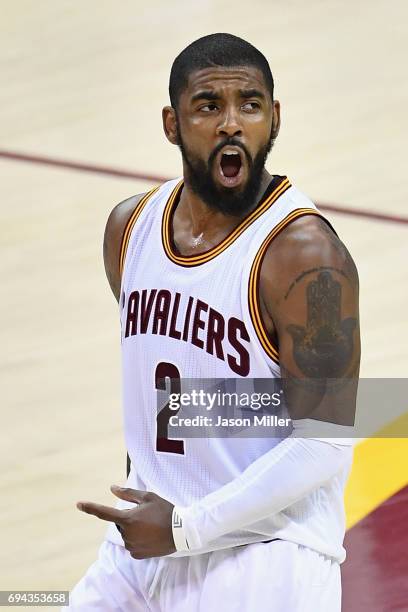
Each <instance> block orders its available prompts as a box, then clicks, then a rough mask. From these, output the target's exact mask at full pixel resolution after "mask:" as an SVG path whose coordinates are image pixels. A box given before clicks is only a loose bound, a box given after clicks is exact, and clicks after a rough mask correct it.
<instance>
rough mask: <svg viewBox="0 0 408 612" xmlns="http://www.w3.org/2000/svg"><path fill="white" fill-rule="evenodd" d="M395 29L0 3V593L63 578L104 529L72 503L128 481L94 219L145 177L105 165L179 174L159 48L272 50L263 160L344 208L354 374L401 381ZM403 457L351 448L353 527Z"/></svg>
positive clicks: (406, 363)
mask: <svg viewBox="0 0 408 612" xmlns="http://www.w3.org/2000/svg"><path fill="white" fill-rule="evenodd" d="M407 21H408V4H407V3H406V2H405V1H404V0H395V1H394V2H392V3H390V2H387V1H385V0H374V1H368V0H356V1H355V2H353V3H350V4H347V5H345V3H344V2H340V1H339V0H333V1H330V2H323V1H322V0H312V1H311V2H308V3H303V2H301V1H300V0H291V1H289V2H286V3H284V4H282V3H277V2H276V3H275V2H267V1H262V0H254V1H253V2H251V3H250V5H248V4H247V3H245V2H243V1H242V0H237V1H236V2H235V3H230V2H227V1H225V0H221V1H219V2H215V1H212V0H206V1H204V2H192V3H190V4H186V3H184V2H180V1H179V0H176V1H175V2H172V3H171V4H169V3H165V2H163V0H158V1H157V2H155V3H152V4H150V5H148V6H147V5H146V4H145V3H143V4H142V3H139V2H137V1H135V0H133V1H132V0H122V2H121V3H120V4H119V5H118V3H115V2H113V0H102V1H100V2H96V1H95V0H89V1H88V2H86V3H73V2H70V1H68V0H58V2H51V0H42V1H41V2H38V3H34V2H30V1H29V0H18V1H17V2H14V1H12V0H3V2H2V19H1V21H0V40H1V43H0V44H1V53H0V71H1V75H2V86H1V88H0V104H1V113H0V179H1V187H2V189H1V192H2V202H1V247H2V250H1V252H2V257H1V261H0V266H1V278H2V299H1V303H0V309H1V320H2V322H3V325H2V328H1V347H2V360H1V366H0V367H1V385H2V421H1V422H2V427H1V446H0V458H1V478H0V491H1V499H2V503H1V506H0V516H1V525H2V547H1V549H0V589H12V588H19V589H28V588H31V589H45V588H47V589H63V588H65V589H68V588H70V587H72V585H73V584H74V583H75V581H76V580H78V578H79V577H80V576H81V575H82V574H83V572H84V571H85V569H86V568H87V566H88V565H89V564H90V563H91V562H92V561H93V560H94V558H95V555H96V551H97V546H98V543H99V541H100V540H101V538H102V537H103V533H104V530H105V525H104V524H101V523H99V522H98V521H97V520H96V519H95V520H92V518H91V517H86V516H84V515H82V514H80V513H79V512H78V511H77V510H76V509H75V501H76V500H77V499H80V498H89V499H94V500H100V501H101V502H105V503H110V502H112V501H113V499H112V496H111V494H110V493H109V485H110V484H111V483H113V482H119V481H120V480H121V479H122V477H123V473H124V444H123V436H122V418H121V407H120V370H119V368H120V352H119V325H118V316H117V310H116V305H115V302H114V299H113V297H112V296H111V294H110V291H109V289H108V286H107V282H106V280H105V278H104V272H103V264H102V236H103V229H104V224H105V221H106V218H107V215H108V213H109V211H110V209H111V208H112V207H113V206H114V205H115V203H117V202H119V201H120V200H122V199H124V198H126V197H128V196H130V195H132V194H135V193H139V192H142V191H145V190H147V188H148V187H150V186H152V185H154V184H156V183H155V181H154V180H152V179H146V180H142V179H141V178H131V177H130V176H128V177H127V178H126V177H125V176H117V175H115V174H114V173H113V171H114V170H115V169H118V168H119V169H125V170H128V171H129V172H130V173H134V174H137V175H138V176H139V177H141V176H147V177H148V176H152V175H153V176H160V177H171V178H173V177H176V176H178V175H179V173H180V168H181V164H180V160H179V153H178V150H177V149H176V148H175V147H171V145H169V144H168V143H167V141H166V140H165V137H164V135H163V132H162V127H161V114H160V113H161V108H162V106H163V105H165V104H167V103H168V96H167V83H168V76H169V71H170V67H171V63H172V61H173V59H174V57H175V56H176V55H177V53H178V52H179V51H180V50H181V49H182V48H184V47H185V46H186V45H187V44H188V43H189V42H191V41H192V40H194V39H196V38H198V37H199V36H202V35H204V34H207V33H211V32H217V31H227V32H231V33H235V34H237V35H240V36H243V37H244V38H247V39H248V40H249V41H251V42H253V43H254V44H255V45H256V46H258V47H259V48H260V49H261V50H262V51H263V52H264V54H265V55H266V56H267V58H268V59H269V61H270V64H271V68H272V72H273V74H274V77H275V83H276V96H277V98H278V99H279V100H280V101H281V105H282V128H281V132H280V135H279V138H278V141H277V143H276V146H275V148H274V149H273V151H272V154H271V156H270V158H269V160H268V164H267V166H268V168H269V169H270V170H271V171H272V172H275V173H279V174H287V175H288V176H289V178H290V179H291V181H292V182H293V183H294V184H296V185H297V186H298V187H299V188H300V189H301V190H302V191H304V192H306V193H307V194H308V195H309V196H310V197H312V198H313V199H314V200H315V201H317V202H318V203H326V204H332V205H334V206H336V207H338V208H339V209H341V211H342V212H327V213H326V214H327V216H328V218H329V219H330V220H331V221H332V223H333V224H334V226H335V227H336V229H337V231H338V233H339V235H340V236H341V237H342V238H343V240H344V241H345V243H346V244H347V246H348V247H349V249H350V251H351V253H352V255H353V256H354V258H355V260H356V263H357V266H358V268H359V272H360V281H361V318H362V333H363V359H362V371H361V375H362V376H364V377H372V378H381V377H382V378H397V377H401V378H402V377H405V376H406V373H407V369H408V348H407V346H408V342H407V340H408V337H407V336H408V335H407V324H406V318H407V317H406V310H407V308H406V302H407V300H406V298H407V268H406V260H407V256H408V252H407V232H408V227H407V223H406V219H407V217H408V212H407V207H406V201H407V191H408V190H407V176H406V108H407V94H408V78H407V64H406V57H407V52H408V42H407V33H406V23H407ZM13 154H17V156H18V155H21V156H23V157H24V156H26V157H29V158H30V157H31V158H32V159H31V162H30V161H23V159H22V158H20V159H16V158H13ZM44 156H45V157H48V158H50V159H51V160H57V161H58V160H63V161H64V160H65V161H70V162H74V165H75V164H79V165H81V164H82V165H85V166H89V165H96V166H98V167H103V168H104V169H105V172H100V173H97V172H90V171H89V170H90V169H89V168H88V171H86V169H84V168H83V169H82V170H80V169H79V168H77V169H75V168H73V167H69V165H67V164H65V165H64V163H63V164H62V165H61V166H52V165H46V164H43V163H35V159H34V158H38V157H44ZM37 161H39V160H37ZM356 210H357V211H360V213H359V214H357V215H355V214H352V212H353V211H356ZM347 211H348V213H349V214H347ZM370 214H371V215H374V216H375V215H376V214H377V215H383V216H390V217H393V219H389V220H384V219H383V220H381V219H380V218H370V217H369V215H370ZM404 220H405V222H404ZM407 466H408V459H407V445H406V441H403V440H398V441H397V440H379V441H375V440H365V441H361V442H360V444H359V445H358V447H357V449H356V463H355V468H354V471H353V475H352V478H351V481H350V484H349V489H348V494H347V510H348V526H349V527H350V528H352V529H354V528H355V526H356V525H359V524H360V522H361V521H362V520H364V519H365V518H366V519H367V517H368V516H372V517H374V514H372V511H373V510H374V509H375V508H376V507H379V505H380V504H382V503H383V502H384V503H386V502H387V500H389V499H394V498H393V497H392V496H394V495H397V493H398V491H400V494H399V497H398V504H399V506H398V507H400V508H401V509H402V510H401V516H402V513H403V511H405V512H406V505H407V499H406V495H405V496H404V495H402V493H401V491H402V490H403V487H404V486H405V485H406V483H407V476H406V475H407ZM388 505H389V506H390V507H391V504H388ZM393 507H395V504H394V506H393ZM404 509H405V510H404ZM375 520H376V519H374V518H373V521H375ZM393 521H398V514H397V515H396V516H395V515H394V518H393ZM361 524H363V523H361ZM370 524H371V523H370ZM366 532H367V530H366V531H365V533H366ZM351 533H352V530H351V531H350V534H351ZM365 537H366V538H367V537H370V536H365ZM405 537H406V536H405ZM352 550H353V551H354V550H355V549H354V548H353V549H352ZM356 555H357V553H356ZM355 558H356V557H355ZM364 563H365V564H366V563H367V561H366V560H365V561H364ZM374 565H375V557H374ZM364 567H365V566H364ZM364 571H365V570H364ZM376 571H380V570H379V569H378V568H377V570H376ZM400 571H401V569H398V568H397V569H396V570H395V572H396V574H398V572H400ZM356 572H357V579H358V569H356V568H354V571H353V574H355V573H356ZM373 576H374V574H373ZM347 580H348V579H347ZM376 580H377V581H378V576H377V578H376ZM368 583H369V578H368ZM384 583H386V578H384ZM350 584H351V583H350ZM353 588H357V587H356V586H353V585H352V584H351V586H350V585H349V582H347V589H348V594H350V592H351V594H352V591H353ZM385 588H387V584H385ZM377 601H379V599H378V598H377ZM378 605H380V604H378ZM381 605H382V604H381ZM348 609H350V610H351V609H352V608H348ZM384 609H388V608H384ZM389 609H390V610H391V609H401V610H402V609H403V608H402V607H401V608H397V607H395V608H391V607H390V608H389ZM356 610H357V608H356ZM371 610H375V608H373V607H372V608H371ZM378 610H383V608H380V607H379V608H378Z"/></svg>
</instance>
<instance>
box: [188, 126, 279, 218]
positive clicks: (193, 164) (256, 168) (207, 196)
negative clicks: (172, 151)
mask: <svg viewBox="0 0 408 612" xmlns="http://www.w3.org/2000/svg"><path fill="white" fill-rule="evenodd" d="M273 143H274V140H273V138H272V134H271V135H270V137H269V140H268V143H267V144H266V145H265V146H264V147H262V148H261V149H260V150H259V151H258V153H257V154H256V155H255V157H254V159H252V157H251V155H250V153H249V151H248V150H247V148H246V147H245V146H244V145H243V144H242V143H241V142H240V140H239V139H237V138H234V137H231V138H226V139H225V140H224V141H223V142H222V143H220V144H219V145H217V147H216V148H215V149H214V151H213V152H212V153H211V155H210V157H209V158H208V162H207V163H205V161H204V160H202V159H199V158H197V157H195V156H193V155H192V154H191V153H189V152H188V150H187V149H186V146H185V144H184V142H183V139H182V137H181V134H180V132H179V131H178V145H179V147H180V150H181V154H182V156H183V160H184V162H185V164H186V166H187V168H188V177H187V179H188V184H189V186H190V187H191V189H192V190H193V191H194V193H195V194H196V195H198V197H199V198H201V200H203V201H204V202H205V203H206V204H207V206H208V207H209V208H212V209H213V210H217V211H220V212H222V213H224V214H225V215H231V216H240V215H242V214H244V213H246V212H247V211H249V210H251V208H253V207H254V205H255V204H256V198H257V195H258V192H259V186H260V183H261V180H262V174H263V170H264V166H265V162H266V159H267V157H268V154H269V152H270V150H271V148H272V146H273ZM226 145H230V146H233V145H234V146H238V147H240V148H241V150H242V151H243V153H244V155H245V157H246V160H247V163H248V175H249V177H248V180H247V183H246V185H245V186H244V188H243V189H241V190H240V191H239V192H235V191H234V189H231V188H230V189H229V188H228V187H222V186H220V187H218V186H217V184H216V183H215V181H214V179H213V176H212V171H213V167H214V161H215V157H216V156H217V153H218V152H219V151H220V150H221V149H222V148H223V147H225V146H226Z"/></svg>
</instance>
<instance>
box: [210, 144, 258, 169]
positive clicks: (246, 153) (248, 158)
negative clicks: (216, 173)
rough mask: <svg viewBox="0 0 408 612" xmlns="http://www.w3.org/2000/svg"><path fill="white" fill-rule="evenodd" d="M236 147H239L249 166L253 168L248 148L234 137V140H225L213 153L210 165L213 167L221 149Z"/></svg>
mask: <svg viewBox="0 0 408 612" xmlns="http://www.w3.org/2000/svg"><path fill="white" fill-rule="evenodd" d="M228 145H229V146H231V147H232V146H234V147H238V148H239V149H241V150H242V151H243V153H244V155H245V157H246V160H247V162H248V165H249V166H251V165H252V157H251V154H250V152H249V151H248V149H247V148H246V146H245V145H244V144H243V143H242V142H241V141H239V140H237V139H236V138H234V137H232V138H226V139H225V140H223V141H222V142H220V143H219V144H218V145H217V146H216V147H215V149H214V150H213V151H212V153H211V155H210V157H209V158H208V165H209V166H211V165H212V164H213V162H214V160H215V158H216V157H217V154H218V153H219V152H220V151H221V149H223V148H224V147H226V146H228Z"/></svg>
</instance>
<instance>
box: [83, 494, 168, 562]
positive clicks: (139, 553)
mask: <svg viewBox="0 0 408 612" xmlns="http://www.w3.org/2000/svg"><path fill="white" fill-rule="evenodd" d="M111 491H112V493H113V494H114V495H116V497H119V498H120V499H124V500H126V501H129V502H133V503H135V504H137V506H135V507H134V508H130V509H128V510H119V509H118V508H111V507H110V506H102V505H101V504H94V503H93V502H78V503H77V508H78V509H79V510H82V512H86V513H87V514H93V515H94V516H96V517H98V518H100V519H102V520H103V521H112V522H113V523H116V525H117V526H118V527H119V529H120V533H121V535H122V538H123V541H124V543H125V547H126V549H127V550H128V551H129V553H130V555H131V556H132V557H133V558H134V559H147V558H149V557H163V556H164V555H170V554H171V553H173V552H175V550H176V547H175V546H174V540H173V532H172V527H171V517H172V513H173V504H171V503H170V502H168V501H167V500H165V499H163V498H162V497H159V495H156V494H155V493H150V492H149V491H136V490H135V489H128V488H124V487H118V486H116V485H112V487H111Z"/></svg>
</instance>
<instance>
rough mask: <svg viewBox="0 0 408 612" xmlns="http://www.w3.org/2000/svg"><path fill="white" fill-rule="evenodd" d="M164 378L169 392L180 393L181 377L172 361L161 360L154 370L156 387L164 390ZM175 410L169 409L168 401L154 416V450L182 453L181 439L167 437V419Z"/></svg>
mask: <svg viewBox="0 0 408 612" xmlns="http://www.w3.org/2000/svg"><path fill="white" fill-rule="evenodd" d="M166 378H169V379H170V393H177V394H180V393H181V377H180V372H179V371H178V369H177V368H176V366H175V365H173V364H172V363H168V362H166V361H161V362H160V363H158V364H157V367H156V372H155V385H156V389H157V390H160V391H166ZM177 412H178V411H177V410H171V409H170V406H169V402H167V403H166V404H165V405H164V406H163V408H162V409H161V410H160V411H159V412H158V414H157V417H156V423H157V433H156V450H157V451H160V452H165V453H176V454H178V455H184V442H183V440H172V439H171V438H169V437H168V427H169V419H170V417H171V416H172V415H175V414H177Z"/></svg>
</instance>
